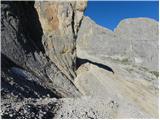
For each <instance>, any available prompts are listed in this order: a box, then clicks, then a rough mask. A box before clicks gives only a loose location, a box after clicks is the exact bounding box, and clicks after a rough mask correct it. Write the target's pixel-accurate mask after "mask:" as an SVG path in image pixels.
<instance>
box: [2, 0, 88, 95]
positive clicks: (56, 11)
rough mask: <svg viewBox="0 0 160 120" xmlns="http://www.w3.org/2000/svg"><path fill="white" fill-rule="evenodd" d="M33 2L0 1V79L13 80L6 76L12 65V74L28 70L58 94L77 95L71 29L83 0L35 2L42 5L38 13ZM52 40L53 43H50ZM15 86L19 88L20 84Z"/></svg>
mask: <svg viewBox="0 0 160 120" xmlns="http://www.w3.org/2000/svg"><path fill="white" fill-rule="evenodd" d="M34 4H35V3H34V2H7V1H3V2H2V7H1V10H2V15H1V18H2V20H1V24H2V29H1V32H2V36H1V39H2V51H1V56H2V72H3V73H4V74H2V77H3V78H4V79H3V80H4V82H7V83H8V82H9V83H8V84H10V81H13V82H15V83H16V79H17V78H15V79H13V80H11V79H10V77H11V78H13V75H10V72H11V69H12V68H14V67H16V69H13V71H14V74H15V75H16V76H19V73H20V74H21V72H22V71H24V72H30V74H32V75H33V76H35V77H36V78H37V79H38V80H35V79H34V78H33V80H35V82H36V84H38V85H40V86H42V87H44V88H47V89H49V90H50V91H52V92H53V93H54V94H57V96H59V97H66V96H72V97H73V96H79V95H80V93H79V91H78V90H77V89H76V87H75V86H74V84H73V83H72V81H73V78H74V77H75V73H74V69H75V36H76V32H73V31H77V30H78V28H79V24H80V21H81V19H82V16H83V10H84V8H85V5H86V3H85V4H83V2H82V5H81V4H80V5H78V4H77V3H76V2H73V3H71V2H68V3H67V4H65V3H63V2H62V3H59V2H45V3H44V4H43V5H41V3H40V2H37V3H36V5H37V6H38V5H41V7H42V8H40V10H41V13H37V11H39V9H38V8H37V10H36V9H35V7H34ZM47 5H48V6H47ZM43 6H44V7H43ZM81 6H82V8H81ZM83 7H84V8H83ZM46 9H47V10H46ZM43 12H44V13H43ZM38 14H39V15H38ZM44 14H45V15H46V16H47V17H46V16H44V18H46V19H47V20H46V19H44V20H45V22H43V20H42V15H44ZM79 14H80V15H79ZM56 15H57V16H56ZM77 15H78V16H79V17H80V18H79V17H77ZM73 16H75V17H76V18H79V19H78V21H77V19H73V18H74V17H73ZM48 17H51V18H48ZM46 21H48V22H46ZM73 23H74V24H73ZM54 40H55V41H54ZM53 44H54V46H56V47H53ZM17 68H18V72H17ZM19 69H21V70H20V71H21V72H19ZM21 75H22V74H21ZM21 77H22V78H21V79H24V78H23V77H24V76H21ZM29 78H30V76H29ZM8 79H9V80H8ZM30 79H31V78H30ZM2 82H3V81H2ZM24 84H25V83H24ZM19 87H20V88H23V87H22V86H21V85H20V86H19ZM39 92H40V91H39Z"/></svg>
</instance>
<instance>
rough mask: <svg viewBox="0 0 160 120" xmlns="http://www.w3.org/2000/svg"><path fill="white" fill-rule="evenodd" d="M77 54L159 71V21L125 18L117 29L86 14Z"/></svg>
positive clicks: (79, 36)
mask: <svg viewBox="0 0 160 120" xmlns="http://www.w3.org/2000/svg"><path fill="white" fill-rule="evenodd" d="M77 41H78V42H77V49H78V50H77V51H78V52H77V56H78V57H84V55H83V54H85V53H83V51H85V52H87V53H88V54H90V55H91V54H93V55H94V56H96V57H97V58H102V57H105V58H108V59H113V60H116V61H122V62H126V63H127V62H128V63H133V64H135V65H140V66H142V67H146V68H148V69H149V70H151V71H158V22H156V21H155V20H152V19H149V18H130V19H125V20H122V21H121V22H120V23H119V25H118V27H117V28H115V30H114V32H113V31H111V30H109V29H106V28H102V27H101V26H99V25H96V24H95V23H94V22H93V21H92V20H91V19H90V18H88V17H85V18H84V20H83V22H82V25H81V28H80V31H79V35H78V39H77Z"/></svg>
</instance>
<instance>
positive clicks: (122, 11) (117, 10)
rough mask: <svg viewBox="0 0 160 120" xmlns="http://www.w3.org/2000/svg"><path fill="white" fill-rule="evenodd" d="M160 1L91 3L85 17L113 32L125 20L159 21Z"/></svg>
mask: <svg viewBox="0 0 160 120" xmlns="http://www.w3.org/2000/svg"><path fill="white" fill-rule="evenodd" d="M158 6H159V3H158V1H89V2H88V6H87V8H86V11H85V15H86V16H89V17H90V18H92V20H94V21H95V22H96V23H97V24H99V25H101V26H104V27H107V28H109V29H111V30H113V29H114V28H115V27H116V26H117V25H118V23H119V22H120V21H121V20H122V19H125V18H136V17H148V18H152V19H155V20H157V21H158V20H159V13H158V11H159V10H158Z"/></svg>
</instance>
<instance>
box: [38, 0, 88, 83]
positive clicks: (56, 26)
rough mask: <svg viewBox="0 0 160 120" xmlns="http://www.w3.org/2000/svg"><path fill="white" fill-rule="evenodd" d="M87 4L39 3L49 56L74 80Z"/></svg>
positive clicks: (82, 2) (44, 42)
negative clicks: (79, 34) (80, 33)
mask: <svg viewBox="0 0 160 120" xmlns="http://www.w3.org/2000/svg"><path fill="white" fill-rule="evenodd" d="M86 5H87V2H85V1H81V2H78V1H75V2H54V3H53V2H43V3H42V2H37V3H36V4H35V7H36V9H37V11H38V14H39V19H40V22H41V25H42V29H43V32H44V35H43V39H42V41H43V45H44V48H45V51H46V54H47V56H48V57H49V58H50V59H51V61H53V62H54V63H55V64H56V66H57V67H58V68H59V69H60V70H61V71H62V72H63V73H64V74H65V75H66V76H67V77H68V79H70V80H73V79H74V78H75V76H76V74H75V69H76V68H75V67H76V37H77V32H78V29H79V26H80V23H81V20H82V19H83V12H84V10H85V8H86Z"/></svg>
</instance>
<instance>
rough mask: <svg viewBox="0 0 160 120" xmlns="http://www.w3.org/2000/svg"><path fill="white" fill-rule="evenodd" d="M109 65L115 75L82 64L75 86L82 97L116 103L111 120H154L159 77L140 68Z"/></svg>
mask: <svg viewBox="0 0 160 120" xmlns="http://www.w3.org/2000/svg"><path fill="white" fill-rule="evenodd" d="M103 63H104V64H105V60H104V62H103ZM104 64H103V65H104ZM110 64H113V65H112V66H114V69H113V71H114V73H113V72H111V71H109V70H108V69H105V68H104V67H103V68H102V67H101V66H100V65H96V64H92V63H89V62H88V63H85V64H83V65H81V66H80V67H79V68H78V70H77V78H76V80H75V85H76V86H77V88H78V89H79V90H80V91H81V92H82V94H83V95H85V96H92V97H96V98H100V99H108V98H110V99H111V100H113V101H116V102H117V103H118V109H117V112H116V116H114V118H157V117H158V90H159V88H158V78H157V77H156V76H155V75H153V74H152V73H150V72H149V71H146V69H142V68H140V67H134V66H132V65H122V64H118V63H114V62H113V63H110ZM106 66H107V65H106ZM106 68H107V67H106Z"/></svg>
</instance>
